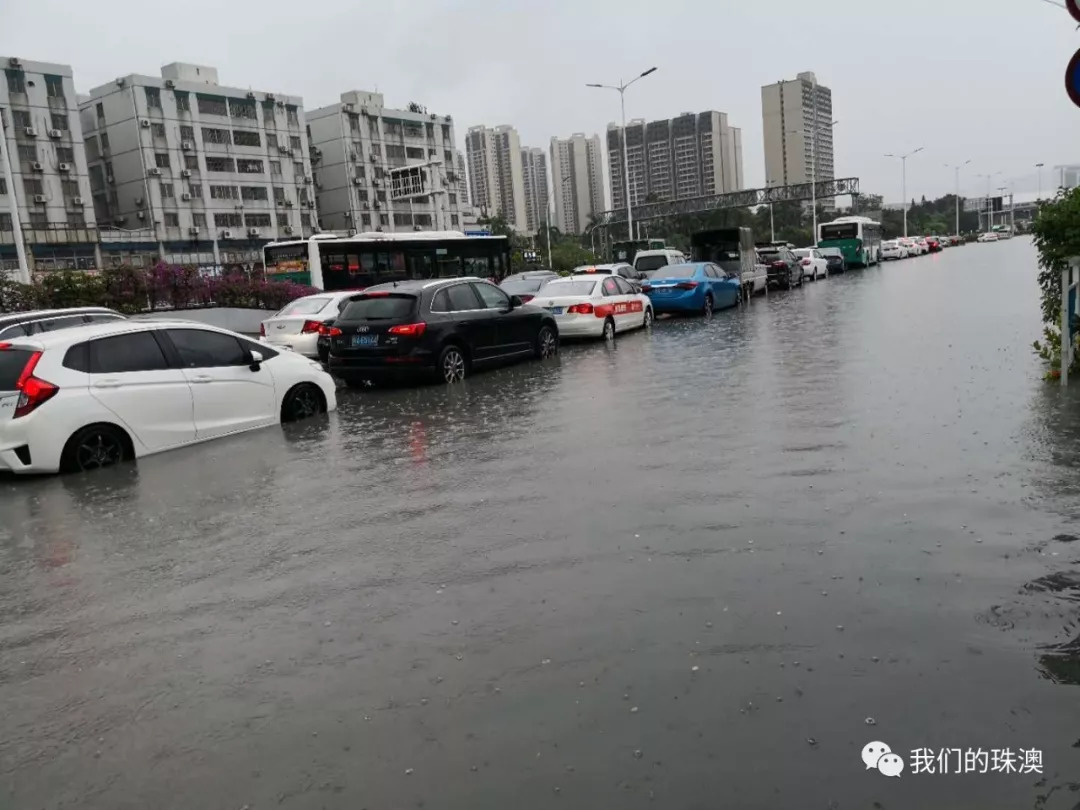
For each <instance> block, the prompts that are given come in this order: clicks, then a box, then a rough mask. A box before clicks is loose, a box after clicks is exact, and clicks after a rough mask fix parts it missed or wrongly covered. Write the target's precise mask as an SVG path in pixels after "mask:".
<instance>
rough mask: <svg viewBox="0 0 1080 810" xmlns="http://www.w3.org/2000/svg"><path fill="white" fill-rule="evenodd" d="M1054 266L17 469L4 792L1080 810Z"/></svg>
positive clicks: (664, 338)
mask: <svg viewBox="0 0 1080 810" xmlns="http://www.w3.org/2000/svg"><path fill="white" fill-rule="evenodd" d="M1034 272H1035V252H1034V249H1033V248H1032V246H1031V244H1030V241H1028V240H1027V239H1022V238H1018V239H1013V240H1011V241H1009V242H1002V243H998V244H988V245H969V246H965V247H963V248H954V249H950V250H948V251H946V252H944V253H942V254H938V255H934V256H929V257H923V258H919V259H911V260H907V261H904V262H898V263H892V264H888V265H886V266H884V267H883V268H881V269H871V270H868V271H863V272H855V273H850V274H848V275H846V276H839V277H833V278H831V279H829V280H827V281H824V282H820V283H818V284H816V285H807V287H806V288H805V289H803V290H797V291H793V292H792V293H788V294H784V293H781V294H774V295H772V296H770V297H769V298H768V299H767V300H765V299H758V300H755V301H754V302H753V304H752V305H751V306H749V307H748V308H746V309H744V310H741V311H740V310H736V311H727V312H723V313H719V314H718V315H717V316H716V317H714V318H713V319H712V320H710V321H707V322H705V321H701V320H697V319H684V320H676V321H664V322H661V323H659V324H657V326H656V328H655V330H654V331H653V333H652V334H649V335H647V334H631V335H626V336H620V338H619V340H618V343H617V345H615V346H614V347H610V348H609V347H607V346H604V345H596V344H592V345H579V346H568V347H566V348H565V350H564V352H563V354H562V356H561V358H560V359H559V360H558V361H555V362H551V363H547V364H543V365H541V364H536V363H529V364H523V365H519V366H516V367H513V368H509V369H504V370H500V371H495V372H492V373H487V374H484V375H481V376H478V377H476V378H475V379H473V380H472V381H470V382H469V383H468V385H467V386H466V387H463V388H461V389H457V390H446V389H442V388H424V389H417V390H395V391H383V392H352V391H343V392H342V397H341V409H340V411H339V412H338V413H337V414H335V415H332V416H331V417H330V418H329V419H326V420H323V421H322V422H319V423H313V424H308V425H303V426H294V427H290V428H288V429H285V430H282V429H277V428H275V429H271V430H266V431H262V432H260V433H257V434H250V435H247V436H241V437H237V438H235V439H230V440H225V441H221V442H217V443H214V444H210V445H206V446H203V447H198V448H192V449H190V450H185V451H181V452H176V453H172V454H167V455H165V456H161V457H157V458H152V459H147V460H145V461H144V462H142V463H140V464H139V465H138V467H137V468H135V467H128V468H126V469H123V470H119V471H110V472H107V473H103V474H99V475H92V476H85V477H74V478H63V479H61V478H55V479H49V480H31V481H27V480H16V481H12V480H0V616H2V622H0V717H2V723H3V726H2V728H3V733H2V734H0V807H3V808H9V807H10V808H17V809H18V810H22V809H23V808H35V809H36V808H50V809H51V808H61V807H62V808H109V809H110V810H112V809H113V808H133V809H134V808H139V809H140V810H142V809H143V808H156V809H158V810H165V809H167V808H200V809H201V808H226V809H232V810H238V809H239V808H249V810H261V809H262V808H277V807H284V808H342V809H343V810H345V809H348V810H359V809H360V808H368V810H382V809H383V808H387V809H391V808H392V809H394V810H398V809H400V808H440V809H442V808H450V809H453V810H456V809H457V808H461V810H483V809H485V808H493V809H495V808H497V809H501V808H506V807H516V808H521V809H522V810H525V808H551V807H564V808H620V809H623V808H626V809H628V810H629V809H631V808H644V807H665V808H701V809H702V810H705V809H706V808H708V810H713V809H714V808H718V807H738V808H786V807H799V808H868V807H874V808H915V807H918V808H949V809H950V810H955V809H956V808H999V807H1000V808H1023V807H1039V808H1049V809H1050V810H1053V808H1073V807H1075V806H1076V805H1077V802H1080V541H1077V540H1076V539H1075V537H1076V535H1077V534H1080V530H1078V529H1077V527H1076V525H1075V521H1076V517H1077V514H1078V507H1080V480H1078V478H1077V476H1076V472H1075V471H1076V465H1077V461H1078V460H1080V418H1078V414H1080V389H1078V392H1071V393H1069V394H1067V395H1063V394H1062V393H1061V390H1060V388H1059V387H1057V386H1056V385H1048V384H1046V383H1044V382H1043V381H1042V380H1041V377H1040V375H1041V370H1040V368H1039V364H1038V361H1037V358H1035V357H1034V355H1033V353H1032V351H1031V347H1030V344H1031V341H1032V340H1033V339H1034V338H1036V337H1038V336H1039V332H1040V327H1039V315H1038V301H1037V293H1038V291H1037V286H1036V283H1035V279H1034ZM871 741H881V742H884V743H886V744H888V745H890V746H891V747H892V749H893V750H894V751H896V752H899V753H900V754H902V755H903V758H904V760H906V761H908V767H907V768H906V769H905V770H904V772H903V774H902V775H901V776H900V778H888V777H886V776H884V775H883V774H882V773H879V772H878V771H877V770H873V769H867V768H866V766H865V765H864V764H863V762H862V759H861V755H860V754H861V751H862V748H863V746H864V745H866V744H867V743H869V742H871ZM916 748H932V749H934V750H935V751H937V750H939V749H942V748H960V749H969V748H970V749H979V748H981V749H984V750H986V751H989V750H991V749H1005V748H1009V749H1012V751H1013V752H1014V753H1017V752H1019V750H1020V749H1037V750H1039V751H1041V752H1042V768H1043V773H1042V774H1039V773H1034V772H1032V773H1025V774H1020V773H993V772H990V773H985V774H970V773H968V774H955V773H950V774H947V775H943V774H935V775H927V774H914V773H912V772H911V764H910V754H909V752H910V751H911V750H912V749H916Z"/></svg>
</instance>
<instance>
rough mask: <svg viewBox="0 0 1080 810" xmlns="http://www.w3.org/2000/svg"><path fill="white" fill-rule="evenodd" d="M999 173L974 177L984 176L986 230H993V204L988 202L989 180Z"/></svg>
mask: <svg viewBox="0 0 1080 810" xmlns="http://www.w3.org/2000/svg"><path fill="white" fill-rule="evenodd" d="M999 174H1001V172H993V173H992V174H979V175H976V177H985V178H986V230H988V231H992V230H994V206H993V205H992V204H991V203H990V181H991V180H993V179H994V178H995V177H997V176H998V175H999Z"/></svg>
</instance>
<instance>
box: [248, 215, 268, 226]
mask: <svg viewBox="0 0 1080 810" xmlns="http://www.w3.org/2000/svg"><path fill="white" fill-rule="evenodd" d="M244 224H245V225H247V226H248V227H249V228H269V227H270V225H271V220H270V215H269V214H248V215H247V216H245V217H244Z"/></svg>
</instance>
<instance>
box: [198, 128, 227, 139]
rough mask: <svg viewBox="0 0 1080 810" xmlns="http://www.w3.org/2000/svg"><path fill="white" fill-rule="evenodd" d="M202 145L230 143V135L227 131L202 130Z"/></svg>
mask: <svg viewBox="0 0 1080 810" xmlns="http://www.w3.org/2000/svg"><path fill="white" fill-rule="evenodd" d="M202 139H203V143H232V133H231V132H229V130H227V129H210V128H209V127H203V128H202Z"/></svg>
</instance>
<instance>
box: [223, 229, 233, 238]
mask: <svg viewBox="0 0 1080 810" xmlns="http://www.w3.org/2000/svg"><path fill="white" fill-rule="evenodd" d="M221 238H222V239H232V238H233V233H232V231H222V232H221Z"/></svg>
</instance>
